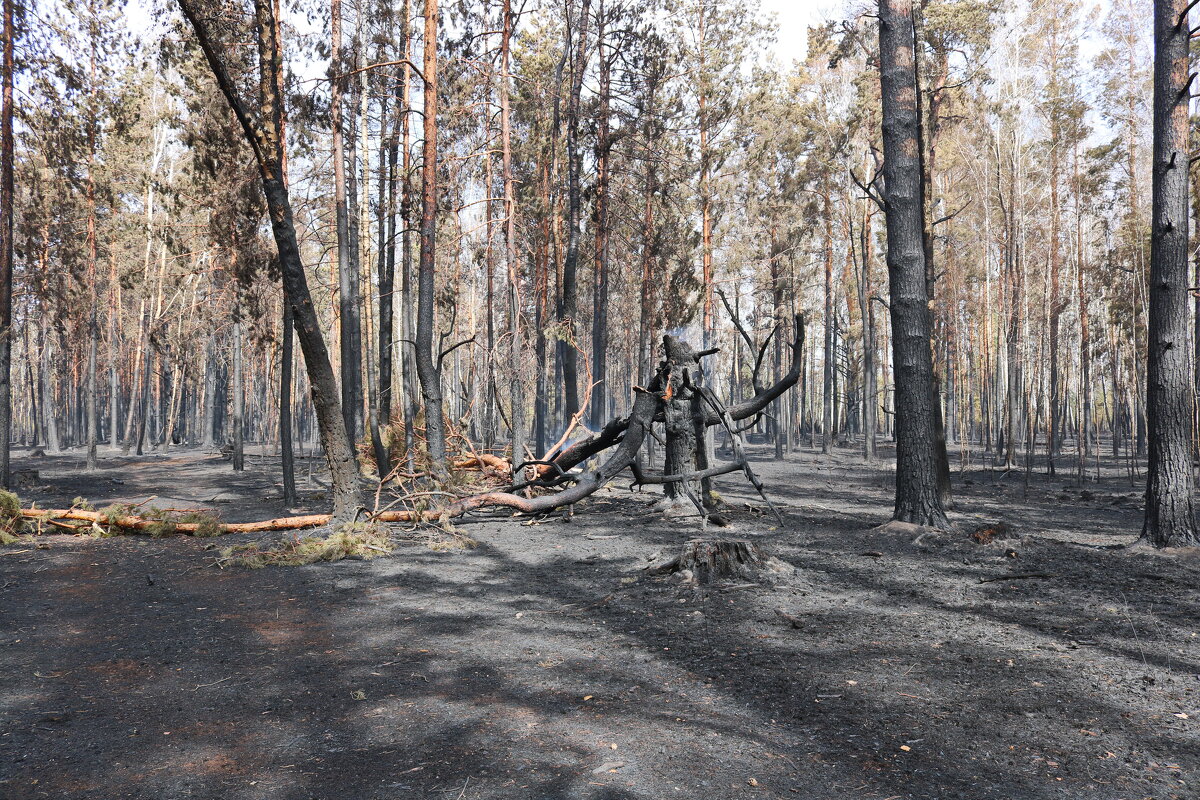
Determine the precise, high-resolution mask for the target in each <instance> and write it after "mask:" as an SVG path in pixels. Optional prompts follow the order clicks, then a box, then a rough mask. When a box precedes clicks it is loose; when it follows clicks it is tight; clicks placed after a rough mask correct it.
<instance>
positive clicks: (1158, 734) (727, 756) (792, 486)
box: [0, 453, 1200, 800]
mask: <svg viewBox="0 0 1200 800" xmlns="http://www.w3.org/2000/svg"><path fill="white" fill-rule="evenodd" d="M68 462H69V459H65V460H62V461H61V463H59V462H42V467H41V468H42V470H43V477H44V478H46V479H47V481H48V482H49V486H47V487H46V488H44V489H42V490H41V491H40V492H37V493H35V495H36V496H37V497H38V499H39V502H40V503H42V504H43V505H46V504H48V503H49V502H51V501H53V500H55V499H62V498H63V497H65V498H66V499H67V500H69V499H70V497H72V496H74V494H85V495H87V496H89V497H90V498H93V499H95V500H97V501H105V502H107V501H110V500H112V499H117V498H124V499H136V498H138V497H139V496H145V495H146V494H161V495H163V496H170V497H173V498H175V499H177V500H179V501H181V502H187V501H189V500H190V501H207V500H208V499H209V498H210V497H212V494H211V491H212V490H214V489H216V490H218V491H223V492H229V493H231V494H232V495H233V496H234V498H235V499H234V500H233V502H231V503H229V504H227V505H226V506H225V508H224V509H223V513H224V514H225V516H226V518H228V519H246V518H253V517H254V515H255V514H260V513H273V512H274V510H275V509H276V507H275V506H274V505H273V504H274V502H275V501H273V500H270V498H269V497H267V496H266V495H267V494H269V492H270V487H271V484H272V479H271V478H270V476H269V475H267V474H266V473H263V472H254V471H252V472H250V473H247V474H246V475H244V476H238V478H237V479H236V480H234V479H232V478H231V476H230V475H229V473H228V472H226V470H227V465H225V466H222V465H221V463H220V462H219V460H211V459H209V460H205V459H202V458H201V457H200V456H199V455H197V454H186V453H185V454H180V455H179V456H177V463H169V464H167V463H161V460H148V461H137V462H134V461H119V462H118V461H114V462H110V463H109V464H108V466H109V467H110V469H108V470H107V471H106V472H105V473H103V478H101V479H96V478H91V479H88V480H90V484H89V485H88V486H82V485H81V481H82V480H83V479H81V478H71V479H68V478H67V476H66V474H65V472H63V470H65V469H66V468H68V467H70V466H71V464H70V463H68ZM756 466H757V467H758V469H759V471H760V473H761V474H762V475H763V477H764V478H765V479H766V481H767V484H768V488H769V489H770V491H771V493H772V495H773V497H774V498H776V499H777V500H778V501H779V502H780V505H781V507H782V508H783V510H784V511H785V518H786V521H787V524H786V526H784V528H783V529H774V528H775V525H774V522H773V521H772V520H771V518H770V517H766V516H760V515H759V514H757V513H755V512H754V511H752V510H749V509H745V508H742V507H741V505H742V504H743V503H752V504H756V503H755V499H754V498H753V497H751V495H749V494H747V493H746V492H745V491H744V488H743V486H742V484H741V483H740V482H739V481H737V480H733V479H728V480H724V481H723V482H722V484H721V492H722V494H723V495H724V496H725V497H726V498H727V499H728V500H729V501H730V502H731V504H733V506H734V508H735V511H734V513H733V515H732V516H733V517H734V526H733V528H732V530H731V531H727V533H730V534H732V535H737V536H745V537H748V538H754V539H756V540H758V541H759V542H760V544H762V545H763V546H764V547H766V548H769V550H770V551H771V552H772V553H773V554H775V555H778V556H780V557H781V558H783V559H785V560H787V561H789V562H791V563H793V564H795V565H796V566H797V567H798V568H799V571H798V573H797V575H796V577H795V578H794V579H793V580H792V581H791V582H789V583H787V584H784V585H781V586H778V587H751V588H735V589H730V590H728V591H717V592H709V593H703V594H697V593H695V592H693V591H692V590H690V589H687V588H685V587H683V586H681V585H680V584H679V582H678V581H677V580H675V579H673V578H654V577H648V576H646V575H645V574H644V573H643V572H641V571H640V567H641V566H642V565H644V564H645V563H646V559H647V558H648V557H649V556H651V555H652V554H654V553H655V552H657V551H660V550H664V549H667V550H670V549H673V548H674V547H676V546H677V545H679V544H680V543H682V541H684V540H686V539H687V538H689V537H690V536H691V535H693V534H694V533H695V527H694V525H692V523H691V522H690V521H688V522H680V521H677V522H676V523H674V524H671V523H669V522H667V521H664V520H663V519H662V518H661V517H659V516H647V515H646V514H645V503H646V502H647V501H648V500H650V499H652V498H651V497H649V496H647V495H635V494H630V493H628V492H625V491H623V490H614V491H610V492H606V493H605V494H604V495H602V496H599V497H597V498H595V499H594V500H593V501H592V502H590V503H589V504H587V505H584V506H581V507H579V508H578V510H577V514H576V516H575V518H574V521H571V522H565V521H563V520H561V519H559V518H555V519H553V520H548V521H545V522H542V523H540V524H537V525H533V526H523V525H520V524H517V523H515V522H512V521H494V520H493V521H486V520H485V521H474V522H470V523H468V524H467V525H466V526H465V530H466V531H467V532H468V533H469V534H470V535H472V536H473V537H475V538H476V539H477V540H478V541H479V542H480V544H479V546H478V547H477V548H475V549H474V550H469V551H457V552H448V553H439V552H433V551H431V550H429V549H428V548H425V547H421V546H416V545H410V546H406V547H403V548H402V549H401V550H400V551H398V553H397V554H396V555H395V556H393V557H389V558H382V559H378V560H375V561H370V562H341V563H339V564H335V565H317V566H311V567H301V568H283V569H265V570H259V571H252V572H251V571H240V570H239V571H232V570H227V571H221V570H218V569H215V568H213V567H211V566H209V564H211V562H212V553H211V551H205V550H204V549H203V548H204V547H205V545H206V544H207V542H205V541H202V540H193V539H184V538H177V539H165V540H152V539H147V538H141V537H137V538H135V537H122V538H117V539H88V538H74V537H65V536H56V537H46V539H45V540H44V541H43V544H44V545H47V546H48V547H47V549H34V548H32V547H31V546H28V545H23V546H17V547H10V548H4V549H0V607H2V608H3V609H4V612H3V616H2V620H3V622H0V671H2V674H3V675H4V679H3V682H2V683H0V797H4V798H12V799H13V800H19V799H21V798H41V797H49V798H96V799H97V800H99V799H101V798H103V799H104V800H109V799H110V798H147V800H150V799H153V800H174V799H175V798H213V799H214V800H215V799H216V798H222V799H225V798H229V799H230V800H235V799H240V798H246V799H247V800H249V799H250V798H264V799H265V798H270V799H271V800H278V799H280V798H284V799H286V800H293V798H294V799H295V800H302V799H303V800H309V799H310V798H320V799H321V800H343V799H344V798H353V799H355V800H357V799H358V798H363V799H364V800H373V799H374V798H379V799H380V800H382V799H383V798H409V797H412V798H449V799H450V800H453V799H454V798H460V799H461V800H468V799H469V798H505V799H506V800H507V799H509V798H511V799H512V800H525V799H534V798H536V799H537V800H543V799H545V800H551V799H555V798H588V799H589V800H616V799H617V798H638V799H639V800H641V799H643V798H645V799H646V800H649V799H651V798H654V799H658V798H670V797H687V798H742V797H772V798H788V797H798V798H806V799H813V800H823V799H824V798H829V799H830V800H833V799H834V798H838V800H841V799H843V798H878V799H879V800H883V798H893V800H896V799H898V798H919V799H924V798H947V799H950V798H954V799H955V800H977V799H978V800H985V799H987V798H997V799H1000V798H1004V799H1005V800H1007V799H1008V798H1064V797H1065V798H1087V799H1088V800H1108V799H1109V798H1114V799H1115V798H1128V799H1129V800H1133V798H1181V799H1182V798H1188V799H1189V800H1190V798H1194V797H1196V796H1198V795H1200V635H1198V634H1200V626H1198V624H1197V620H1198V619H1200V593H1198V592H1197V586H1198V585H1200V581H1198V580H1197V578H1198V577H1200V575H1198V572H1200V561H1198V558H1197V556H1196V554H1182V555H1179V556H1170V557H1164V556H1159V555H1156V554H1152V553H1146V552H1143V551H1118V552H1114V551H1104V550H1098V549H1094V548H1092V547H1087V546H1083V545H1084V544H1096V543H1106V542H1124V541H1129V540H1130V539H1131V538H1133V536H1134V535H1135V534H1136V532H1137V527H1138V523H1139V520H1140V512H1139V511H1138V509H1137V507H1136V505H1137V504H1136V490H1135V489H1133V488H1131V487H1130V486H1129V485H1128V481H1122V479H1120V478H1119V477H1117V475H1116V470H1115V469H1114V471H1113V476H1112V477H1111V478H1109V479H1107V480H1106V482H1104V483H1101V484H1100V485H1089V486H1088V487H1087V488H1086V490H1085V491H1087V492H1088V495H1086V496H1081V495H1080V492H1079V491H1078V490H1076V489H1074V488H1070V485H1069V483H1068V482H1069V480H1070V479H1069V478H1065V479H1063V480H1057V481H1054V482H1053V483H1049V482H1047V481H1046V479H1045V478H1037V477H1035V479H1034V481H1033V482H1032V484H1031V487H1030V490H1029V492H1028V496H1025V491H1024V489H1023V483H1024V480H1023V476H1016V475H1009V476H1008V477H1006V478H1001V477H1000V476H999V475H998V474H995V473H989V472H986V471H971V472H968V473H966V474H964V475H960V476H959V477H958V481H957V485H956V491H957V496H958V507H959V509H961V510H962V513H961V514H960V515H959V516H958V520H959V521H960V522H962V523H963V524H964V525H968V526H969V525H970V524H971V523H972V522H973V521H979V520H986V521H995V520H996V519H997V518H998V517H1000V516H1002V515H1003V516H1004V517H1005V518H1006V519H1007V520H1008V521H1009V522H1010V524H1011V525H1012V527H1013V529H1014V531H1015V533H1017V534H1018V535H1021V536H1023V537H1024V538H1022V539H1017V540H1006V541H1001V542H997V543H994V544H991V545H987V546H983V545H979V544H976V543H975V542H973V541H971V539H970V538H969V537H968V536H966V535H963V536H957V537H949V536H934V537H926V538H924V539H922V541H921V542H920V543H918V544H916V545H914V544H913V543H912V538H913V537H911V536H906V535H902V534H896V533H888V534H885V533H879V532H873V531H871V530H869V527H870V526H871V525H873V524H877V523H879V522H880V521H882V520H883V519H885V518H886V517H887V513H888V510H889V496H890V490H889V486H890V478H889V475H888V473H887V472H886V471H885V470H884V469H882V468H875V469H867V468H864V467H863V466H862V465H861V464H860V463H859V460H858V459H857V458H856V457H854V456H853V455H852V454H850V453H844V454H840V455H837V456H833V457H826V458H821V457H817V456H813V455H809V454H797V455H795V456H793V457H791V458H789V460H788V461H787V462H785V463H783V464H777V463H774V462H771V461H766V460H764V461H762V462H761V463H759V464H757V465H756ZM112 478H116V479H117V480H121V481H124V483H120V484H115V483H111V479H112ZM105 480H108V481H110V482H108V483H105ZM89 487H90V488H91V489H92V491H83V489H87V488H89ZM1131 494H1133V495H1134V497H1133V499H1131V498H1130V495H1131ZM35 495H31V496H35ZM967 512H969V513H967ZM1009 551H1011V552H1009ZM1014 554H1015V555H1014ZM1031 574H1037V575H1043V576H1049V577H1039V578H1013V579H1004V576H1007V575H1031ZM997 578H1000V580H996V579H997ZM983 581H986V582H983ZM778 611H782V612H784V613H785V614H787V615H789V616H790V617H792V618H794V619H795V620H796V623H795V624H793V623H791V622H789V621H788V620H787V619H785V618H784V617H781V616H779V615H778V614H777V612H778Z"/></svg>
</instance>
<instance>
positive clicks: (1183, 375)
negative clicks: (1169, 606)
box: [1142, 0, 1200, 547]
mask: <svg viewBox="0 0 1200 800" xmlns="http://www.w3.org/2000/svg"><path fill="white" fill-rule="evenodd" d="M1188 8H1189V4H1188V2H1187V0H1156V1H1155V3H1154V44H1155V48H1154V153H1153V159H1154V160H1153V171H1154V178H1153V199H1152V205H1153V210H1152V212H1151V215H1150V219H1151V223H1152V227H1151V234H1150V287H1149V288H1150V298H1149V299H1150V326H1149V346H1148V348H1147V350H1148V353H1147V355H1148V358H1147V364H1146V367H1147V370H1146V390H1147V400H1148V405H1147V411H1148V412H1149V413H1148V417H1149V426H1150V437H1149V439H1150V442H1149V443H1150V462H1149V471H1148V473H1147V479H1146V519H1145V523H1144V524H1143V526H1142V539H1144V540H1146V541H1148V542H1150V543H1151V544H1153V545H1154V546H1155V547H1172V546H1182V545H1196V544H1200V534H1198V533H1197V530H1196V518H1195V510H1194V508H1193V499H1192V498H1193V479H1192V426H1191V410H1192V397H1191V396H1190V394H1189V392H1190V389H1191V386H1190V380H1191V374H1190V373H1191V367H1192V365H1191V363H1190V353H1189V348H1188V268H1187V257H1188V163H1189V154H1190V152H1191V151H1190V149H1189V147H1190V143H1189V141H1188V138H1189V137H1188V132H1189V126H1188V100H1189V97H1190V95H1189V87H1190V85H1191V82H1192V78H1191V77H1189V74H1188V42H1189V34H1188V24H1187V16H1188V14H1187V10H1188ZM1192 77H1194V76H1192Z"/></svg>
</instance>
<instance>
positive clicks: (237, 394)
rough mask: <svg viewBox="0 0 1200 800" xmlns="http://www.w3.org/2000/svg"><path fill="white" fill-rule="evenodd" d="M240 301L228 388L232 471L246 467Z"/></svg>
mask: <svg viewBox="0 0 1200 800" xmlns="http://www.w3.org/2000/svg"><path fill="white" fill-rule="evenodd" d="M241 313H242V312H241V303H239V304H238V307H237V308H236V309H235V310H234V315H235V317H234V321H233V385H232V386H231V387H230V390H231V391H232V393H233V397H232V401H233V402H232V405H233V420H232V429H231V431H230V433H231V434H232V439H233V471H234V472H241V471H242V470H244V469H245V468H246V460H245V453H244V451H243V445H244V442H243V439H242V435H243V432H244V431H245V429H246V422H245V419H244V415H245V411H246V408H245V403H246V390H245V386H244V385H243V384H244V383H245V379H244V377H243V373H244V369H243V363H242V361H243V358H242V320H241Z"/></svg>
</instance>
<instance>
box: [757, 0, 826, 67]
mask: <svg viewBox="0 0 1200 800" xmlns="http://www.w3.org/2000/svg"><path fill="white" fill-rule="evenodd" d="M760 3H761V5H762V10H763V11H764V12H767V13H771V14H774V15H775V17H776V19H777V20H778V21H779V38H778V39H777V40H776V41H775V56H776V57H777V58H778V59H779V61H780V63H783V64H790V63H791V62H792V61H797V60H802V59H803V58H804V54H805V45H806V44H807V43H808V26H809V25H813V24H816V23H817V22H820V21H821V20H824V19H828V18H830V17H833V16H838V15H839V14H838V13H837V12H840V11H841V10H842V8H843V7H844V6H845V3H844V2H842V0H760Z"/></svg>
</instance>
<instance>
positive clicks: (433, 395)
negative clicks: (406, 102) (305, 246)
mask: <svg viewBox="0 0 1200 800" xmlns="http://www.w3.org/2000/svg"><path fill="white" fill-rule="evenodd" d="M437 34H438V0H425V59H424V66H423V70H422V71H423V77H424V80H425V90H424V103H423V105H424V108H423V117H424V133H425V142H424V146H423V147H422V158H423V161H422V164H421V263H420V267H419V272H418V276H417V335H416V343H417V357H416V362H417V377H418V378H419V379H420V381H421V395H422V398H423V400H424V405H425V438H426V442H427V444H428V446H429V459H430V466H431V469H432V472H433V474H434V475H435V476H436V477H437V478H438V479H445V478H446V477H447V476H448V474H449V473H448V471H447V467H446V433H445V430H444V426H443V421H442V374H441V364H440V361H441V359H440V354H438V353H434V352H433V323H434V313H433V312H434V304H435V301H436V298H435V297H434V269H435V266H436V265H435V261H434V255H435V245H436V242H437V199H438V187H437V105H438V84H437V68H438V62H437Z"/></svg>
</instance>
